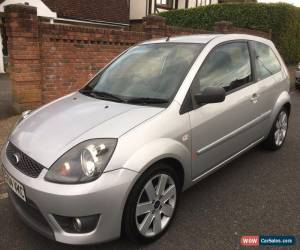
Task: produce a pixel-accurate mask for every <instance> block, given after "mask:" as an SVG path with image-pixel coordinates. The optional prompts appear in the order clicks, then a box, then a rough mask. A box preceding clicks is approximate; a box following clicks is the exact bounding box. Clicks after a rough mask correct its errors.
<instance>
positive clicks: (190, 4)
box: [0, 0, 218, 73]
mask: <svg viewBox="0 0 300 250" xmlns="http://www.w3.org/2000/svg"><path fill="white" fill-rule="evenodd" d="M216 3H218V0H0V15H1V13H3V12H4V7H5V6H7V5H11V4H23V5H29V6H34V7H36V8H37V15H38V16H39V17H44V18H46V19H48V20H49V22H51V23H76V24H78V23H84V24H91V25H100V26H106V27H109V28H116V29H122V28H124V27H125V28H126V27H127V26H129V24H130V23H131V22H134V21H141V20H142V19H143V17H145V16H147V15H152V14H156V13H160V12H163V11H168V10H174V9H185V8H194V7H198V6H204V5H208V4H216ZM4 29H5V25H4V17H3V15H2V25H1V36H0V73H4V72H5V62H6V61H7V60H6V59H7V56H8V55H7V45H6V38H5V30H4Z"/></svg>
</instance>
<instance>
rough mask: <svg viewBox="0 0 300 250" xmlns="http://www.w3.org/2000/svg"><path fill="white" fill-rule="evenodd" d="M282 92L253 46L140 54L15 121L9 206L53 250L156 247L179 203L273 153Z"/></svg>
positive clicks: (280, 79)
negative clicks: (251, 155)
mask: <svg viewBox="0 0 300 250" xmlns="http://www.w3.org/2000/svg"><path fill="white" fill-rule="evenodd" d="M289 82H290V81H289V75H288V71H287V69H286V66H285V64H284V62H283V60H282V59H281V57H280V55H279V54H278V52H277V50H276V48H275V47H274V45H273V43H272V42H271V41H269V40H266V39H263V38H259V37H255V36H249V35H240V34H233V35H194V36H182V37H172V38H167V39H166V38H164V39H158V40H152V41H148V42H144V43H141V44H139V45H137V46H135V47H132V48H130V49H128V50H127V51H126V52H124V53H123V54H122V55H120V56H119V57H118V58H116V59H115V60H114V61H113V62H111V63H110V64H109V65H108V66H107V67H105V68H104V69H103V70H101V71H100V72H99V73H98V74H97V75H96V76H95V77H94V78H93V79H92V80H91V81H90V82H89V83H88V84H87V85H86V86H85V87H83V88H82V89H80V90H79V91H77V92H75V93H72V94H70V95H68V96H65V97H62V98H60V99H58V100H56V101H54V102H52V103H50V104H47V105H45V106H43V107H41V108H39V109H37V110H34V111H32V112H30V111H28V112H25V113H23V115H22V118H21V120H20V121H19V122H18V124H17V125H16V127H15V128H14V130H13V131H12V133H11V135H10V136H9V139H8V142H7V143H6V144H5V145H4V147H3V150H2V153H1V160H2V163H3V166H4V172H5V175H6V181H7V183H8V186H9V195H10V199H11V202H12V204H13V206H14V207H15V208H16V211H17V212H18V213H19V214H20V216H21V218H23V220H24V221H25V222H26V223H27V224H28V225H29V226H31V227H32V228H33V229H35V230H36V231H38V232H40V233H41V234H43V235H45V236H47V237H49V238H51V239H53V240H56V241H59V242H64V243H69V244H92V243H99V242H104V241H109V240H112V239H115V238H118V237H120V235H121V234H125V235H126V236H127V237H129V238H130V239H133V240H136V241H139V242H151V241H153V240H156V239H158V238H159V237H160V236H162V235H163V233H165V232H166V230H167V228H168V226H169V225H170V224H171V222H172V220H173V218H174V216H175V211H176V208H177V204H178V200H179V196H180V194H181V192H182V191H184V190H186V189H187V188H189V187H191V186H192V185H194V184H195V183H197V182H198V181H200V180H201V179H203V178H204V177H206V176H208V175H209V174H211V173H213V172H214V171H216V170H218V169H219V168H220V167H222V166H223V165H225V164H227V163H228V162H230V161H232V160H233V159H235V158H236V157H238V156H240V155H241V154H242V153H244V152H246V151H247V150H249V149H251V148H253V147H254V146H256V145H258V144H263V145H264V146H265V147H266V148H268V149H271V150H277V149H279V148H280V147H281V146H282V145H283V143H284V140H285V138H286V134H287V129H288V118H289V114H290V110H291V102H290V96H289ZM199 212H201V211H199Z"/></svg>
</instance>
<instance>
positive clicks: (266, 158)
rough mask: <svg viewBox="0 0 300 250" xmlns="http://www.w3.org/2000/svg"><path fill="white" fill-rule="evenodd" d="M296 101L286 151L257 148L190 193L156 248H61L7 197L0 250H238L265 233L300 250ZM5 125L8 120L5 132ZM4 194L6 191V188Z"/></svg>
mask: <svg viewBox="0 0 300 250" xmlns="http://www.w3.org/2000/svg"><path fill="white" fill-rule="evenodd" d="M292 99H293V103H294V104H293V111H292V116H291V120H290V121H291V124H290V130H289V134H288V137H287V140H286V144H285V145H284V147H283V148H282V149H281V150H280V151H278V152H275V153H274V152H268V151H264V150H261V149H259V148H255V149H253V150H251V151H250V152H248V153H246V154H245V155H243V156H242V157H241V158H239V159H237V160H236V161H234V162H232V163H231V164H230V165H228V166H227V167H224V168H223V169H221V170H220V171H218V172H217V173H215V174H213V175H211V176H209V177H208V178H206V179H205V180H203V181H202V182H200V183H199V184H197V185H195V186H194V187H193V188H191V189H190V190H188V191H186V192H185V193H184V194H183V196H182V199H181V203H180V205H179V208H178V213H177V216H176V218H175V220H174V223H173V224H172V226H171V227H170V230H169V231H168V232H167V234H166V235H165V236H164V237H163V238H161V239H160V240H159V241H157V242H155V243H154V244H152V245H148V246H143V247H142V246H139V245H134V244H132V243H130V242H128V241H127V240H125V239H121V240H117V241H114V242H111V243H106V244H102V245H97V246H82V247H72V246H67V245H63V244H59V243H56V242H53V241H50V240H48V239H45V238H43V237H42V236H40V235H39V234H37V233H35V232H34V231H32V230H31V229H29V228H27V227H26V226H25V225H24V224H23V223H22V222H21V221H20V219H19V218H18V216H17V215H16V214H15V212H14V210H13V208H12V206H11V204H10V202H9V200H8V199H7V198H5V196H3V198H2V199H1V198H0V249H1V250H2V249H10V250H14V249H22V250H27V249H28V250H29V249H30V250H35V249H36V250H41V249H43V250H48V249H49V250H50V249H51V250H73V249H75V250H76V249H80V250H96V249H97V250H98V249H141V248H143V249H204V250H206V249H208V250H209V249H214V250H218V249H220V250H227V249H230V250H232V249H240V246H239V238H240V236H241V235H262V234H264V235H295V236H296V237H297V240H298V243H297V244H298V245H297V247H294V248H290V249H300V245H299V241H300V212H299V211H300V198H299V197H300V164H299V163H300V154H299V150H300V147H299V145H300V92H293V93H292ZM7 123H10V124H11V123H12V121H6V124H7ZM2 124H3V121H2V122H0V127H1V125H2ZM6 127H8V125H6ZM0 143H1V142H0ZM1 190H2V191H1ZM0 192H2V195H3V193H4V192H5V190H4V186H3V185H0ZM99 202H101V201H99ZM273 249H274V248H273ZM282 249H289V248H282Z"/></svg>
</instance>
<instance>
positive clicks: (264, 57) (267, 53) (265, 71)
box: [255, 42, 281, 80]
mask: <svg viewBox="0 0 300 250" xmlns="http://www.w3.org/2000/svg"><path fill="white" fill-rule="evenodd" d="M255 51H256V59H255V62H256V63H255V64H256V71H257V78H258V80H262V79H264V78H267V77H269V76H271V75H274V74H275V73H277V72H279V71H280V69H281V65H280V63H279V61H278V59H277V57H276V56H275V54H274V52H273V50H272V49H271V48H270V47H269V46H268V45H265V44H263V43H259V42H256V43H255Z"/></svg>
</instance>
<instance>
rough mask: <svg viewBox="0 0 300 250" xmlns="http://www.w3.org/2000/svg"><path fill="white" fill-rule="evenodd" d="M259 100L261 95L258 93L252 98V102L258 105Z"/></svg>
mask: <svg viewBox="0 0 300 250" xmlns="http://www.w3.org/2000/svg"><path fill="white" fill-rule="evenodd" d="M258 98H259V95H258V94H257V93H254V94H253V95H252V96H251V99H250V100H251V102H253V103H257V102H258Z"/></svg>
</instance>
